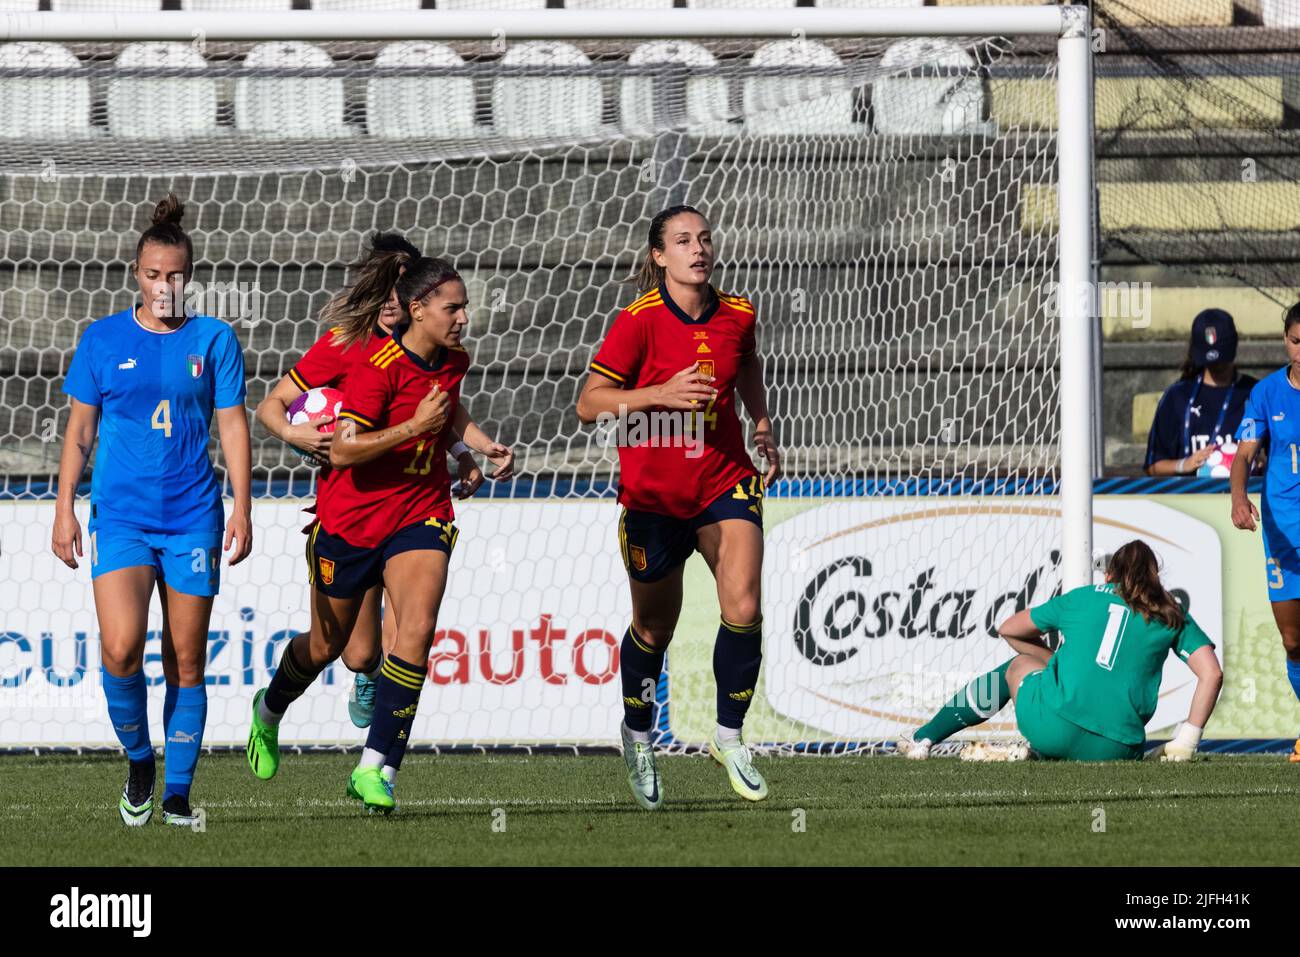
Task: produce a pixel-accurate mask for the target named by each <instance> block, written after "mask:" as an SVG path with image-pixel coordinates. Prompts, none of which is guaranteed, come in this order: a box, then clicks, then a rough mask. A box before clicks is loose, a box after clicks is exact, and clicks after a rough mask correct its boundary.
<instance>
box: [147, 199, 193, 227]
mask: <svg viewBox="0 0 1300 957" xmlns="http://www.w3.org/2000/svg"><path fill="white" fill-rule="evenodd" d="M184 217H185V204H184V203H182V202H181V201H180V200H179V199H178V198H177V197H176V194H175V193H168V194H167V196H166V197H165V198H163V199H161V200H159V202H158V205H157V206H155V207H154V210H153V220H152V222H153V225H155V226H165V225H167V224H169V223H175V224H176V225H177V226H179V225H180V222H181V220H182V219H183V218H184Z"/></svg>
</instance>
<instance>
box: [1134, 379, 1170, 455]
mask: <svg viewBox="0 0 1300 957" xmlns="http://www.w3.org/2000/svg"><path fill="white" fill-rule="evenodd" d="M1162 395H1164V393H1163V392H1139V393H1137V394H1136V395H1134V396H1133V433H1132V438H1133V444H1134V445H1146V443H1147V436H1148V435H1149V434H1150V432H1151V423H1152V422H1153V421H1154V420H1155V417H1156V407H1157V406H1159V405H1160V397H1161V396H1162Z"/></svg>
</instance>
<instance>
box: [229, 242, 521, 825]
mask: <svg viewBox="0 0 1300 957" xmlns="http://www.w3.org/2000/svg"><path fill="white" fill-rule="evenodd" d="M397 298H398V302H399V304H400V306H401V309H402V318H403V320H404V321H403V323H402V324H401V325H399V326H397V327H396V328H395V329H394V330H393V334H392V336H391V337H390V338H388V339H374V340H372V341H371V343H370V344H369V345H368V346H367V347H366V349H365V350H364V352H362V354H361V355H360V356H359V357H358V358H357V361H356V362H355V363H354V364H353V365H352V366H351V368H350V369H349V371H348V377H347V382H346V385H345V389H344V402H343V410H342V412H341V413H340V416H339V418H340V424H339V430H338V437H337V439H336V440H335V441H334V442H332V443H331V445H330V464H331V465H332V466H333V467H334V469H335V474H334V475H333V476H332V477H331V478H330V481H329V482H328V483H327V484H326V486H325V488H324V489H323V490H322V492H321V495H320V502H319V509H318V511H319V524H318V525H317V527H316V528H315V530H313V532H312V535H311V539H310V543H309V545H308V549H309V554H310V558H311V564H312V577H313V584H314V585H315V592H314V594H313V603H312V612H313V614H312V631H311V634H310V636H308V638H307V640H306V641H303V640H302V638H301V636H300V637H299V638H295V639H294V641H293V642H292V643H291V644H290V646H289V647H288V648H287V649H286V655H288V654H289V653H290V652H292V654H293V658H294V660H295V661H296V662H297V665H298V666H300V667H302V668H303V670H304V672H305V674H304V677H306V676H307V674H306V673H311V672H314V673H311V674H310V677H315V674H319V672H320V670H321V669H323V668H324V667H325V666H326V665H328V664H329V662H330V661H332V660H333V659H334V658H336V657H338V655H339V653H340V652H341V651H342V649H343V646H344V645H345V644H346V642H347V638H348V635H349V634H350V633H351V631H352V626H353V624H354V623H355V621H356V618H357V615H358V613H359V612H360V609H361V605H362V602H363V601H364V598H365V594H366V592H367V591H368V590H369V589H370V588H372V587H374V586H375V585H376V584H379V583H380V582H382V583H383V584H384V585H385V586H386V588H387V591H388V596H389V599H390V601H391V610H392V614H393V616H394V619H395V625H396V629H397V635H396V639H395V641H394V645H393V649H392V650H391V651H390V652H389V654H388V655H387V656H386V657H385V659H384V662H383V665H382V666H381V668H380V673H379V678H378V679H377V681H376V689H375V713H374V719H373V721H372V722H371V724H370V731H369V735H368V737H367V739H366V747H365V750H364V752H363V753H362V756H361V763H360V765H359V767H357V769H356V770H354V771H353V772H352V775H351V778H350V779H349V783H348V794H349V795H351V796H352V797H354V798H357V799H358V800H360V801H362V802H363V803H364V805H365V807H366V809H367V810H370V811H381V812H383V813H388V812H390V811H392V809H393V807H394V806H395V801H394V799H393V787H392V782H391V780H390V779H388V778H386V777H385V775H384V774H383V771H382V769H383V768H384V766H385V765H388V766H389V767H390V768H392V769H393V771H394V773H395V771H396V769H397V768H399V767H400V764H401V758H402V754H403V753H404V752H405V749H406V744H407V741H408V740H409V737H410V731H411V726H412V724H413V723H414V720H415V714H416V710H417V707H418V704H419V697H420V689H421V687H422V686H423V683H424V677H425V673H426V670H427V666H426V664H425V663H426V662H427V661H428V657H429V648H430V646H431V645H432V644H433V635H434V630H435V629H436V627H437V619H438V609H439V606H440V605H441V603H442V596H443V592H444V590H445V588H446V583H447V569H448V565H449V562H450V558H451V551H452V548H453V546H454V545H455V542H456V528H455V526H454V525H453V524H452V522H453V519H454V514H455V513H454V510H453V508H452V502H451V477H450V475H448V473H447V449H448V446H449V445H450V444H451V433H452V431H453V430H455V431H456V432H458V433H459V434H460V435H462V436H463V438H464V441H465V442H466V443H467V444H468V445H469V446H470V447H471V448H472V449H474V450H476V451H478V452H481V453H482V454H484V455H486V456H487V458H488V459H489V460H490V461H491V462H492V463H493V464H494V465H495V466H496V472H495V473H494V475H493V478H494V479H497V480H501V479H506V478H509V477H510V475H511V473H512V470H513V463H514V454H513V453H512V452H511V450H510V449H509V448H507V447H506V446H504V445H501V444H499V443H497V442H494V441H492V440H491V439H489V438H488V437H487V436H486V435H485V434H484V433H483V431H482V430H481V429H479V427H478V426H477V425H476V424H475V423H474V422H473V420H471V419H470V417H469V413H468V411H467V410H466V409H465V407H464V406H462V405H461V403H460V386H461V380H462V379H463V378H464V376H465V371H466V369H467V368H468V367H469V356H468V354H467V353H466V352H465V350H464V348H463V347H462V346H461V334H462V332H463V330H464V328H465V325H466V323H467V322H468V316H467V314H466V307H467V306H468V301H467V298H466V293H465V284H464V282H463V281H462V280H461V278H460V275H459V274H458V273H457V272H456V270H455V268H454V267H453V266H452V265H451V264H450V263H448V262H446V261H445V260H442V259H430V258H421V259H418V260H416V261H415V262H414V263H412V264H411V265H409V266H408V267H407V269H406V271H405V272H404V273H403V274H402V277H401V278H400V279H399V280H398V281H397ZM254 730H255V732H256V722H255V728H254ZM250 746H252V745H251V743H250Z"/></svg>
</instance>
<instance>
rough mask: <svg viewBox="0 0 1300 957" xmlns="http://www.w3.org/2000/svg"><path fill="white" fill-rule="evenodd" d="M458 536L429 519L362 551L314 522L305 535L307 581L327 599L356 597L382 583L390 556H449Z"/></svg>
mask: <svg viewBox="0 0 1300 957" xmlns="http://www.w3.org/2000/svg"><path fill="white" fill-rule="evenodd" d="M459 534H460V532H459V531H458V530H457V528H456V526H455V525H453V524H452V523H451V522H450V521H447V520H445V519H439V518H429V519H426V520H424V521H422V522H413V523H412V524H410V525H407V526H405V527H404V528H399V529H398V530H397V531H395V532H393V534H391V535H389V536H388V537H387V538H386V539H384V540H383V541H382V542H380V543H379V544H378V545H376V546H375V547H374V548H364V547H362V546H360V545H351V544H349V543H348V542H347V541H345V540H344V539H343V538H342V537H341V536H339V535H331V534H330V533H329V532H327V531H325V529H324V528H322V527H321V524H320V522H317V523H316V524H315V526H313V528H312V530H311V534H309V535H308V536H307V582H308V584H311V585H315V586H316V589H317V590H318V591H321V592H324V593H325V594H326V595H329V596H330V597H331V598H358V597H360V596H361V595H364V594H365V593H366V592H367V591H369V590H370V589H371V588H373V587H374V586H375V585H378V584H379V583H380V582H382V581H383V580H384V565H385V564H386V563H387V562H388V560H389V559H390V558H392V557H393V556H394V555H400V554H401V553H402V552H419V551H437V552H446V553H447V554H448V555H449V556H450V555H451V550H452V549H453V548H455V547H456V536H457V535H459Z"/></svg>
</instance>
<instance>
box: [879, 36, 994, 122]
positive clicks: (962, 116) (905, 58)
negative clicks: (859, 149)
mask: <svg viewBox="0 0 1300 957" xmlns="http://www.w3.org/2000/svg"><path fill="white" fill-rule="evenodd" d="M880 62H881V66H883V67H886V68H889V69H890V70H894V71H907V70H908V69H910V68H911V67H912V65H913V64H916V63H919V62H928V63H937V64H941V65H943V66H951V67H957V68H965V69H969V68H970V67H971V66H973V65H974V60H973V59H972V58H971V56H970V54H968V53H967V52H966V51H965V50H963V49H962V48H961V47H960V46H958V45H957V44H956V43H953V42H951V41H944V40H919V39H912V40H900V41H898V42H896V43H894V44H893V45H892V46H890V48H889V49H888V50H886V51H885V54H884V56H883V57H881V61H880ZM871 104H872V107H873V124H872V125H873V127H874V129H875V131H876V132H877V133H901V134H929V135H943V136H951V135H953V134H955V133H974V132H978V131H979V130H980V129H982V128H983V126H984V119H983V115H984V87H983V84H982V83H981V81H980V80H979V78H978V77H966V78H964V79H952V78H946V77H941V76H936V77H926V76H889V77H883V78H881V79H879V80H877V81H876V82H875V83H874V84H873V85H872V88H871Z"/></svg>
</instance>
